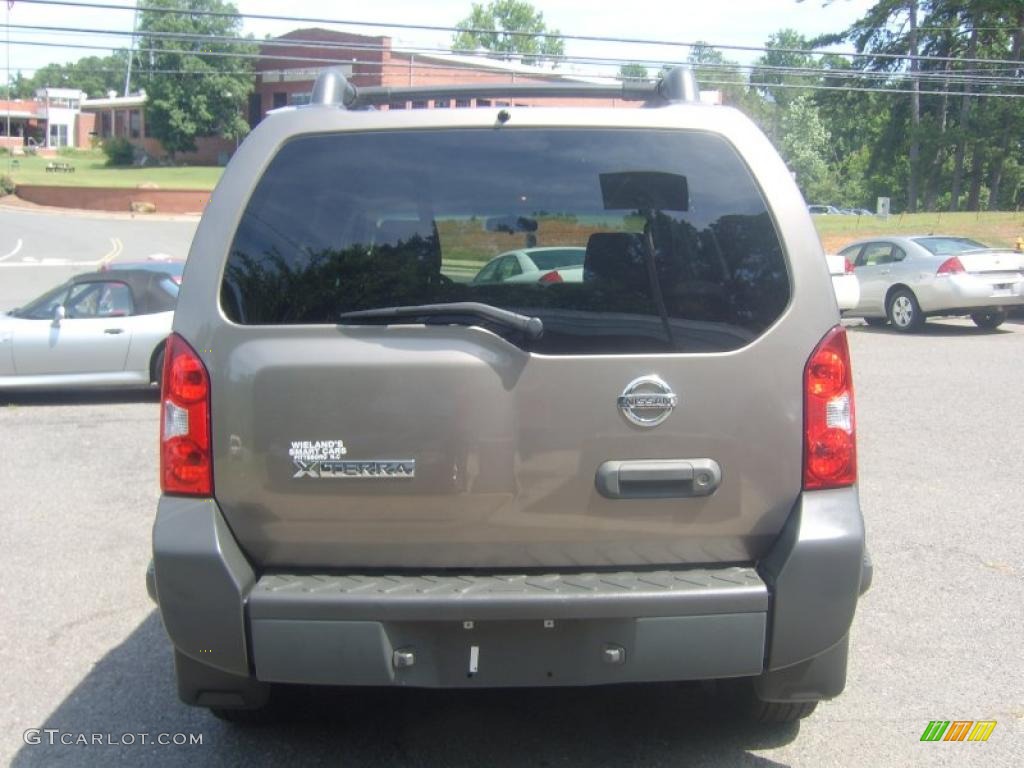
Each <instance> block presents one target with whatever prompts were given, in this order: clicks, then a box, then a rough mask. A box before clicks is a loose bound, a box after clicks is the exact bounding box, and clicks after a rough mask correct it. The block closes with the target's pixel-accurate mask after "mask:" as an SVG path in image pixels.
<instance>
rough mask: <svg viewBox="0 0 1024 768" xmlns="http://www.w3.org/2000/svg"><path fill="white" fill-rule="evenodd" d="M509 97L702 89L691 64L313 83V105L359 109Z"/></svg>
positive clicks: (665, 97)
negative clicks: (643, 70) (624, 71)
mask: <svg viewBox="0 0 1024 768" xmlns="http://www.w3.org/2000/svg"><path fill="white" fill-rule="evenodd" d="M502 96H507V97H513V98H514V97H541V98H544V97H563V98H564V97H573V96H577V97H582V98H606V99H622V100H623V101H648V102H650V101H655V100H661V101H666V102H669V103H679V102H691V103H695V102H699V101H700V91H699V90H698V88H697V80H696V78H695V77H694V75H693V71H692V70H691V69H690V68H689V67H673V68H672V69H669V70H666V71H665V72H664V73H663V74H662V76H661V78H660V79H659V80H658V81H656V82H653V83H648V82H643V83H630V82H623V83H610V84H603V83H587V82H567V81H561V82H554V83H537V82H533V83H523V82H518V83H483V84H479V85H469V84H464V83H452V84H447V85H431V86H423V87H416V86H410V87H401V88H390V87H387V86H375V87H368V88H356V86H355V85H353V84H352V83H351V82H349V80H348V78H347V77H346V76H345V72H344V70H343V69H342V68H341V67H331V68H328V69H325V70H324V71H322V72H321V73H320V74H319V75H318V76H317V79H316V83H315V84H314V85H313V94H312V97H311V99H310V103H311V104H319V105H331V106H339V107H343V108H345V109H358V108H360V107H367V106H371V105H374V104H389V103H392V102H398V101H402V102H404V101H425V100H427V99H439V98H460V97H461V98H473V97H478V98H483V99H486V98H500V97H502Z"/></svg>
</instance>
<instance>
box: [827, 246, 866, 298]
mask: <svg viewBox="0 0 1024 768" xmlns="http://www.w3.org/2000/svg"><path fill="white" fill-rule="evenodd" d="M825 261H827V262H828V271H829V274H830V275H832V289H833V290H834V291H835V292H836V303H837V304H838V305H839V310H840V311H842V312H845V311H846V310H848V309H853V308H854V307H856V306H857V304H858V303H859V302H860V281H859V280H858V279H857V275H856V274H854V271H853V264H852V263H851V262H850V260H849V259H847V258H844V257H842V256H839V255H838V254H834V253H826V254H825Z"/></svg>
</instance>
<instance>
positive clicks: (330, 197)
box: [147, 70, 871, 721]
mask: <svg viewBox="0 0 1024 768" xmlns="http://www.w3.org/2000/svg"><path fill="white" fill-rule="evenodd" d="M510 93H511V94H512V95H514V96H516V97H517V98H518V97H524V98H527V97H542V96H546V95H556V96H565V97H573V98H575V97H586V96H594V95H597V96H601V97H604V98H608V97H616V98H619V99H625V100H633V101H638V102H648V103H649V104H650V105H651V106H655V107H657V108H652V109H624V108H615V109H612V108H596V107H595V108H585V107H573V108H566V107H559V108H545V107H531V108H519V107H507V108H477V109H445V110H440V109H439V110H429V109H425V110H416V111H412V112H401V113H399V112H390V111H377V110H372V109H365V108H366V107H369V106H373V105H375V104H379V103H387V101H388V100H389V99H390V100H394V99H396V98H398V99H399V100H403V99H404V100H411V99H433V98H456V97H458V98H464V97H466V95H467V94H470V95H475V96H479V97H483V98H500V97H502V96H505V97H507V96H508V95H509V94H510ZM312 101H313V103H312V104H311V105H309V106H304V107H297V108H290V109H285V110H280V111H278V112H276V113H275V114H273V115H271V116H270V117H269V118H268V119H266V120H264V121H263V122H262V123H260V125H259V126H258V127H257V128H256V129H255V130H254V131H253V132H252V133H251V134H250V135H249V136H248V138H246V140H245V142H244V143H243V144H242V146H241V147H240V149H239V151H238V153H237V154H236V155H235V156H234V158H233V159H232V160H231V162H230V164H229V165H228V167H227V169H226V170H225V173H224V176H223V178H222V180H221V182H220V184H219V185H218V187H217V190H216V193H215V194H214V195H213V197H212V200H211V202H210V205H209V207H208V208H207V210H206V213H205V214H204V216H203V219H202V221H201V222H200V224H199V227H198V230H197V232H196V236H195V239H194V241H193V243H192V249H191V253H190V255H189V259H188V266H187V268H186V271H185V276H184V280H183V282H182V287H181V294H180V298H179V304H178V312H177V313H176V315H175V320H174V333H173V335H172V336H171V339H170V341H169V343H168V347H167V364H166V366H165V377H164V382H163V392H162V409H163V416H162V420H161V422H162V431H161V437H160V446H161V485H162V491H163V492H162V495H161V497H160V501H159V506H158V508H157V512H156V522H155V526H154V529H153V567H152V568H151V570H150V572H149V574H148V577H147V583H148V587H149V590H150V594H151V595H152V596H153V598H154V599H155V600H156V601H157V602H158V604H159V610H160V613H161V616H162V618H163V624H164V626H165V628H166V630H167V634H168V635H169V637H170V640H171V643H172V645H173V649H174V659H175V669H176V677H177V684H178V692H179V695H180V697H181V698H182V700H183V701H185V702H187V703H189V704H193V705H198V706H203V707H209V708H210V709H212V710H213V711H214V713H215V714H217V715H218V716H221V717H224V718H228V719H232V720H241V719H247V718H255V717H256V716H257V715H261V714H264V713H266V712H267V711H268V710H267V705H268V702H272V701H273V697H272V694H273V692H274V690H275V686H277V685H278V684H287V683H304V684H320V685H342V686H412V687H450V688H477V687H504V686H576V685H608V684H619V683H638V682H646V681H696V680H702V681H709V683H710V684H711V687H712V688H715V689H717V690H719V692H722V693H725V694H728V695H727V698H728V699H729V700H730V701H734V702H740V703H742V705H743V706H744V707H745V708H747V710H748V711H749V712H750V713H751V714H753V715H754V716H755V717H757V718H759V719H761V720H766V721H784V720H792V719H795V718H799V717H803V716H805V715H807V714H808V713H810V712H811V711H812V710H813V709H814V707H815V705H816V703H817V702H818V701H820V700H822V699H828V698H831V697H833V696H836V695H838V694H839V693H840V692H841V691H842V689H843V687H844V684H845V677H846V660H847V653H848V644H849V632H850V626H851V623H852V621H853V617H854V611H855V608H856V605H857V602H858V597H859V595H860V594H861V593H863V591H864V590H865V589H867V587H868V585H869V583H870V580H871V567H870V561H868V560H867V558H866V554H865V545H864V524H863V520H862V516H861V510H860V504H859V500H858V493H857V458H856V429H855V418H854V396H853V381H852V374H851V368H850V356H849V350H848V347H847V341H846V336H845V332H844V330H843V328H842V326H841V325H840V324H839V312H838V309H837V307H836V300H835V296H834V294H833V291H832V290H831V285H830V277H829V272H828V268H827V266H826V261H825V259H824V258H823V253H822V250H821V245H820V242H819V239H818V236H817V233H816V231H815V229H814V226H813V224H812V222H811V217H810V215H809V214H808V212H807V208H806V207H805V205H804V203H803V200H802V198H801V196H800V193H799V191H798V190H797V188H796V186H795V184H794V182H793V179H792V177H791V175H790V173H789V171H788V170H787V168H786V166H785V164H784V163H783V162H782V161H781V160H780V158H779V157H778V155H777V154H776V152H775V150H774V149H773V148H772V146H771V144H770V143H769V141H768V140H767V139H766V138H765V137H764V135H762V134H761V133H760V132H759V131H758V129H757V128H756V127H755V126H754V125H753V123H752V122H750V121H749V120H748V119H747V118H745V117H744V116H743V115H742V114H740V113H739V112H737V111H735V110H732V109H727V108H718V107H709V106H705V105H701V104H699V103H697V99H696V89H695V87H694V84H693V82H692V78H691V77H690V76H689V74H688V73H686V72H684V71H682V70H673V71H671V72H669V73H667V74H666V75H665V77H664V78H663V79H662V80H661V81H659V82H658V83H657V84H635V85H623V84H621V83H619V84H616V85H615V86H603V85H591V84H574V83H563V84H554V85H552V84H543V85H537V84H529V83H524V84H517V85H508V84H504V85H502V84H499V85H474V86H462V87H459V86H438V87H436V88H433V89H431V88H410V89H401V88H399V89H393V88H392V89H362V90H357V89H356V88H355V87H354V86H353V85H351V84H350V83H348V82H346V81H345V79H344V77H343V76H342V75H340V74H339V73H338V72H336V71H329V72H327V73H325V74H323V75H321V77H320V79H319V80H318V82H317V87H316V89H315V90H314V94H313V100H312ZM346 180H358V183H348V182H347V181H346ZM510 233H511V235H514V236H519V235H522V236H523V238H524V239H526V235H527V234H533V235H534V236H535V237H536V238H537V240H538V242H541V243H544V242H551V241H554V240H555V238H556V237H557V242H560V243H578V244H579V247H582V248H583V250H584V254H583V269H582V275H581V279H580V280H579V281H572V282H570V281H564V282H560V283H559V282H552V283H548V284H544V285H541V284H539V283H538V282H536V281H532V282H526V283H496V284H491V283H485V284H473V283H471V282H466V281H461V282H460V281H459V280H456V279H454V278H453V277H452V274H455V272H456V269H457V268H460V269H465V266H464V265H465V264H467V263H472V262H473V260H474V258H475V259H476V261H477V262H480V261H482V260H483V257H484V256H485V254H486V253H488V252H495V251H493V250H490V249H491V248H493V244H494V243H495V242H497V241H498V238H508V237H509V236H510ZM500 242H507V240H501V241H500ZM271 711H272V710H271Z"/></svg>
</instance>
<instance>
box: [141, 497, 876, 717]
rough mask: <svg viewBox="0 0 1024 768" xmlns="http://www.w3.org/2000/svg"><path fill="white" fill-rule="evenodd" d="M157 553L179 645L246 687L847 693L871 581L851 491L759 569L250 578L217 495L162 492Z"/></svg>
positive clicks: (802, 521) (164, 611)
mask: <svg viewBox="0 0 1024 768" xmlns="http://www.w3.org/2000/svg"><path fill="white" fill-rule="evenodd" d="M153 553H154V567H155V570H154V572H153V575H152V577H151V578H150V579H149V581H150V584H151V586H152V587H153V591H154V592H155V594H156V597H157V600H158V603H159V606H160V612H161V615H162V618H163V621H164V626H165V627H166V629H167V633H168V635H169V636H170V638H171V640H172V642H173V643H174V646H175V648H176V649H177V650H178V651H179V652H180V653H181V654H184V655H185V656H187V657H189V658H191V659H192V660H194V661H195V662H198V663H199V664H201V665H204V666H205V667H208V668H210V669H212V670H219V671H220V672H223V673H227V674H230V675H235V676H239V677H240V678H244V679H253V676H255V679H258V680H265V681H276V682H310V683H337V684H349V685H352V684H372V685H376V684H385V685H387V684H392V685H416V686H436V685H440V686H455V685H493V686H498V685H545V684H554V685H573V684H594V683H605V682H629V681H641V680H685V679H702V678H716V677H730V676H742V675H762V677H763V678H764V679H765V680H768V681H769V682H771V683H772V685H773V686H774V688H773V689H772V691H768V692H767V694H766V696H765V697H766V698H768V700H789V699H793V700H797V698H798V697H804V698H806V697H811V698H822V697H828V696H833V695H836V693H838V691H840V690H841V689H842V684H843V679H842V678H843V675H844V674H845V653H843V654H840V653H839V649H841V648H845V641H846V636H847V633H848V631H849V627H850V623H851V621H852V619H853V614H854V610H855V607H856V603H857V598H858V594H859V593H860V592H861V591H862V589H864V588H866V587H867V586H868V584H869V583H870V574H871V569H870V568H868V567H866V566H865V563H864V529H863V521H862V519H861V515H860V509H859V503H858V501H857V492H856V488H855V487H854V488H848V489H839V490H835V491H818V492H814V493H806V494H803V495H802V496H801V497H800V500H799V502H798V504H797V505H796V507H795V508H794V510H793V513H792V515H791V516H790V519H789V521H788V522H787V524H786V526H785V528H784V530H783V532H782V533H781V534H780V536H779V538H778V540H777V541H776V543H775V546H774V547H773V549H772V550H771V551H770V552H769V554H768V555H767V556H766V557H765V558H764V559H762V560H761V561H760V562H759V563H758V564H757V567H756V570H755V568H754V567H753V566H748V567H707V568H693V567H683V566H678V567H672V568H664V569H661V570H657V571H634V572H619V573H596V572H588V573H576V574H544V575H525V574H519V575H496V574H492V575H456V574H448V575H443V576H432V575H426V574H418V575H404V574H398V575H390V576H381V575H367V574H354V575H353V574H349V575H338V574H330V575H305V574H304V575H296V574H263V575H262V576H259V575H257V574H256V573H255V572H254V570H253V568H252V565H251V564H250V562H249V560H248V559H247V558H246V556H245V554H244V553H243V552H242V551H241V550H240V548H239V547H238V544H237V542H236V541H235V539H234V537H233V535H232V534H231V531H230V529H229V528H228V526H227V524H226V522H225V521H224V518H223V515H222V514H221V512H220V510H219V509H218V508H217V505H216V503H215V502H214V501H213V500H211V499H186V498H175V497H168V496H164V497H162V498H161V500H160V508H159V512H158V515H157V520H156V524H155V526H154V530H153ZM769 614H770V615H771V620H770V621H769V618H768V617H769ZM474 648H475V649H476V650H475V651H474V650H473V649H474ZM474 654H475V655H476V659H477V664H476V666H477V670H476V671H475V672H474V671H473V669H472V667H473V666H474V665H473V664H472V663H471V659H472V656H473V655H474ZM821 659H826V660H829V661H828V664H827V665H825V664H824V662H822V661H821ZM484 661H486V662H487V665H486V666H484ZM823 665H824V666H827V667H828V670H826V671H825V672H822V671H821V670H820V669H819V667H822V666H823Z"/></svg>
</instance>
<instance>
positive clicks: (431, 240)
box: [374, 219, 441, 272]
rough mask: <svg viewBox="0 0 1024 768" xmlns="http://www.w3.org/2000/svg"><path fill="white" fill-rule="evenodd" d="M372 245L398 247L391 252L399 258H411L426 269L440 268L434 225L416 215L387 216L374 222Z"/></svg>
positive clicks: (438, 240)
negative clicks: (386, 218) (414, 217)
mask: <svg viewBox="0 0 1024 768" xmlns="http://www.w3.org/2000/svg"><path fill="white" fill-rule="evenodd" d="M374 243H375V246H376V248H378V249H379V248H381V247H384V248H385V250H387V247H388V246H390V247H391V248H396V249H398V250H397V251H396V252H393V253H392V255H393V256H395V257H397V258H398V260H399V261H401V262H405V263H407V262H409V261H415V262H417V263H418V264H419V265H420V266H425V267H427V268H428V272H440V270H441V240H440V238H439V237H438V234H437V225H436V224H434V223H433V222H430V223H428V224H425V223H423V222H421V221H419V220H418V219H390V220H387V221H382V222H381V223H380V224H378V225H377V230H376V232H375V233H374Z"/></svg>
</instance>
